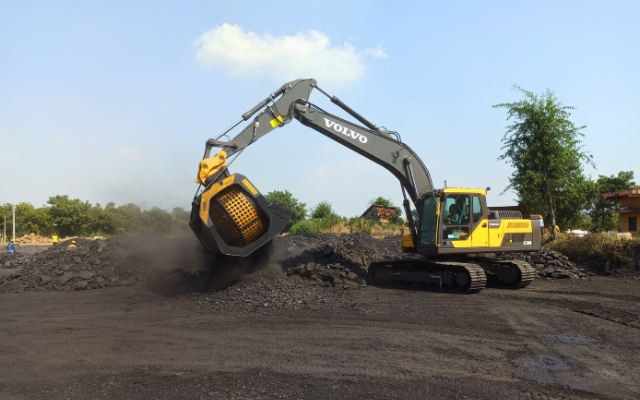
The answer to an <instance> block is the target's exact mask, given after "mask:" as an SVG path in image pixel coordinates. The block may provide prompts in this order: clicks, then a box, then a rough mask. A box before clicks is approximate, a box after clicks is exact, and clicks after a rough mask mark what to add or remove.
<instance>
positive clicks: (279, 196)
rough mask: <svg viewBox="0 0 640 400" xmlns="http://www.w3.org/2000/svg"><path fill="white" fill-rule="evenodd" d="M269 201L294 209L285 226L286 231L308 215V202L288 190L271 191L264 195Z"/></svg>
mask: <svg viewBox="0 0 640 400" xmlns="http://www.w3.org/2000/svg"><path fill="white" fill-rule="evenodd" d="M264 198H265V199H267V201H268V202H270V203H274V204H277V205H279V206H282V207H287V208H289V209H291V210H293V215H292V216H291V219H289V222H287V225H286V226H285V227H284V229H283V230H284V232H289V230H290V229H292V227H293V226H294V225H295V224H297V223H298V222H301V221H304V219H305V218H306V217H307V204H306V203H300V202H299V201H298V199H296V198H294V197H293V195H292V194H291V193H289V191H288V190H285V191H284V192H281V191H279V190H274V191H273V192H269V193H267V194H266V195H265V196H264Z"/></svg>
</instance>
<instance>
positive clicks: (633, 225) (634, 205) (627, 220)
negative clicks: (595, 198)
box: [602, 190, 640, 235]
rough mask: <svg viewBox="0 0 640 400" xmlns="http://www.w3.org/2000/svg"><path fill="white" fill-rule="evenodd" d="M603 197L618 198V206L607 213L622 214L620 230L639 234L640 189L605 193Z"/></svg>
mask: <svg viewBox="0 0 640 400" xmlns="http://www.w3.org/2000/svg"><path fill="white" fill-rule="evenodd" d="M602 197H604V198H605V199H618V208H617V209H616V210H614V211H608V212H607V214H620V225H619V229H620V231H621V232H631V233H632V234H634V235H637V234H638V219H639V218H638V217H640V190H625V191H622V192H617V193H605V194H603V195H602Z"/></svg>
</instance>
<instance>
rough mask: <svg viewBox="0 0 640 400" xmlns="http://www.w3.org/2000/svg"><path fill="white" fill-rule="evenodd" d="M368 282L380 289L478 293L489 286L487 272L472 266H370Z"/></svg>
mask: <svg viewBox="0 0 640 400" xmlns="http://www.w3.org/2000/svg"><path fill="white" fill-rule="evenodd" d="M368 273H369V279H370V280H371V282H372V283H374V284H376V285H378V284H381V285H385V284H390V283H394V284H400V285H402V286H406V287H412V288H416V287H419V288H424V289H430V290H439V291H445V290H446V291H448V292H452V291H454V292H461V293H478V292H479V291H481V290H482V289H483V288H484V287H485V286H486V283H487V277H486V275H485V272H484V269H483V268H482V267H481V266H480V265H478V264H476V263H472V262H446V261H425V260H392V261H381V262H374V263H371V265H369V269H368Z"/></svg>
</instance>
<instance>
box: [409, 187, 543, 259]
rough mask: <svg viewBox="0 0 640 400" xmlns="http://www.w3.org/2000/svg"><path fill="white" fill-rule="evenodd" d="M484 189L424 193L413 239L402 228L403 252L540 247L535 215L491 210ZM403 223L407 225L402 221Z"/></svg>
mask: <svg viewBox="0 0 640 400" xmlns="http://www.w3.org/2000/svg"><path fill="white" fill-rule="evenodd" d="M486 195H487V190H484V189H466V188H445V189H441V190H437V191H434V192H433V193H429V194H426V195H425V196H424V197H423V199H422V204H421V210H420V219H419V221H417V229H416V230H417V235H416V236H417V239H418V241H417V243H414V242H413V239H412V237H411V230H410V229H408V227H407V226H405V227H404V229H403V236H402V241H401V247H402V249H403V251H404V252H416V253H419V254H423V255H455V254H461V255H465V254H468V253H495V252H512V251H522V252H527V251H538V250H540V249H541V236H540V221H539V216H538V215H531V216H529V217H528V218H526V217H523V216H522V215H521V214H520V212H513V211H510V212H504V211H492V210H491V209H490V208H489V207H487V200H486ZM405 225H407V224H406V223H405Z"/></svg>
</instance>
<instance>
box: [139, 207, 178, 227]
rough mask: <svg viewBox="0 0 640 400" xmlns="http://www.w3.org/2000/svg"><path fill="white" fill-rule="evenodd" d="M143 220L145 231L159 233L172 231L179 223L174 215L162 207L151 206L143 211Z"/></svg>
mask: <svg viewBox="0 0 640 400" xmlns="http://www.w3.org/2000/svg"><path fill="white" fill-rule="evenodd" d="M142 221H143V226H144V230H145V231H149V232H158V233H171V232H172V231H173V230H174V229H175V227H176V224H177V221H176V219H175V218H174V217H173V215H171V213H170V212H169V211H167V210H164V209H162V208H160V207H151V209H150V210H145V211H143V212H142Z"/></svg>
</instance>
